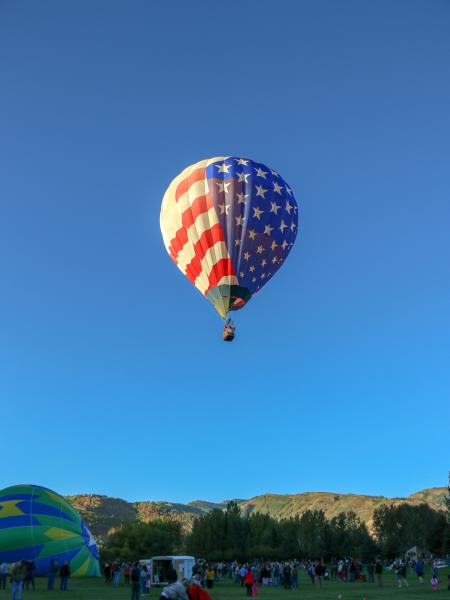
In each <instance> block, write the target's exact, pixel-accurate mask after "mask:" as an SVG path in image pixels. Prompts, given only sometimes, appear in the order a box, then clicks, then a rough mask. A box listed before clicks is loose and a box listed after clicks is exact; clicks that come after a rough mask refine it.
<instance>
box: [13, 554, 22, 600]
mask: <svg viewBox="0 0 450 600" xmlns="http://www.w3.org/2000/svg"><path fill="white" fill-rule="evenodd" d="M25 573H26V566H25V565H24V564H23V563H22V562H17V563H15V564H14V565H13V567H12V569H11V600H20V599H21V598H22V586H23V580H24V578H25Z"/></svg>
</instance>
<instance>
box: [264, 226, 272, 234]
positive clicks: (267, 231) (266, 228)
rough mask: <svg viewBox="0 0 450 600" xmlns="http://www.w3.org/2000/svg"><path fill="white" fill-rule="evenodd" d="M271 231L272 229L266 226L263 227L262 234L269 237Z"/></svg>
mask: <svg viewBox="0 0 450 600" xmlns="http://www.w3.org/2000/svg"><path fill="white" fill-rule="evenodd" d="M272 231H273V227H271V226H270V225H266V226H265V227H264V233H265V234H267V235H270V234H271V232H272Z"/></svg>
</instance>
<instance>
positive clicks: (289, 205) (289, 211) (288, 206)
mask: <svg viewBox="0 0 450 600" xmlns="http://www.w3.org/2000/svg"><path fill="white" fill-rule="evenodd" d="M293 208H294V206H293V205H292V204H289V200H286V212H287V214H288V215H290V214H291V210H292V209H293Z"/></svg>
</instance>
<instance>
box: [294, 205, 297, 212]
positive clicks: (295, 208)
mask: <svg viewBox="0 0 450 600" xmlns="http://www.w3.org/2000/svg"><path fill="white" fill-rule="evenodd" d="M297 211H298V206H297V205H295V206H294V213H295V214H297Z"/></svg>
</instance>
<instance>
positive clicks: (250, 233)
mask: <svg viewBox="0 0 450 600" xmlns="http://www.w3.org/2000/svg"><path fill="white" fill-rule="evenodd" d="M248 237H249V238H250V239H251V240H254V239H255V237H256V231H255V230H254V229H250V230H249V232H248Z"/></svg>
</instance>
